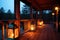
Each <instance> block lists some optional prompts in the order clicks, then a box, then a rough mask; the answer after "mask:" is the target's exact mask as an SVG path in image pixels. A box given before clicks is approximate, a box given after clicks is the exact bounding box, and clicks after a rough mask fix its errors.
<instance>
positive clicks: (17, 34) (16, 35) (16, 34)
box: [14, 28, 19, 38]
mask: <svg viewBox="0 0 60 40" xmlns="http://www.w3.org/2000/svg"><path fill="white" fill-rule="evenodd" d="M14 31H15V33H14V34H15V38H17V37H18V36H19V33H18V32H19V31H18V28H16V29H15V30H14Z"/></svg>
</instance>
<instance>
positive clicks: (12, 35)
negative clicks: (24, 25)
mask: <svg viewBox="0 0 60 40" xmlns="http://www.w3.org/2000/svg"><path fill="white" fill-rule="evenodd" d="M18 36H19V33H18V28H15V29H14V33H13V29H8V38H13V37H14V38H17V37H18Z"/></svg>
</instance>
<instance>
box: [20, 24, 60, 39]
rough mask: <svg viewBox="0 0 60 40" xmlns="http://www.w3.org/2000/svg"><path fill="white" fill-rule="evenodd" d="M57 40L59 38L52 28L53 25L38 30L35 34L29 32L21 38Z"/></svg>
mask: <svg viewBox="0 0 60 40" xmlns="http://www.w3.org/2000/svg"><path fill="white" fill-rule="evenodd" d="M57 39H58V37H57V36H56V32H55V31H54V30H53V28H51V25H45V26H44V27H43V28H38V29H37V30H36V31H35V32H27V33H25V34H23V35H22V36H21V37H20V38H19V40H57ZM59 39H60V38H59ZM59 39H58V40H59Z"/></svg>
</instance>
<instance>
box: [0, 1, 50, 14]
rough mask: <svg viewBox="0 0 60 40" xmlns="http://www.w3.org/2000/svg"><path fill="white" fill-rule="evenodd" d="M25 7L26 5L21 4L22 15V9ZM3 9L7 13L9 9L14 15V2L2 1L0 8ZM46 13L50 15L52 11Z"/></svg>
mask: <svg viewBox="0 0 60 40" xmlns="http://www.w3.org/2000/svg"><path fill="white" fill-rule="evenodd" d="M23 5H25V4H24V3H22V2H20V11H21V13H22V7H23ZM1 7H3V8H4V10H5V12H7V11H8V10H9V9H10V10H11V12H12V13H14V0H0V8H1ZM43 12H45V13H47V14H48V13H49V12H50V11H48V10H47V11H43Z"/></svg>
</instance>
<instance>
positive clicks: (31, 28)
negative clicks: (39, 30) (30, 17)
mask: <svg viewBox="0 0 60 40" xmlns="http://www.w3.org/2000/svg"><path fill="white" fill-rule="evenodd" d="M35 29H36V27H35V23H34V21H32V23H31V26H30V30H31V31H35Z"/></svg>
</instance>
